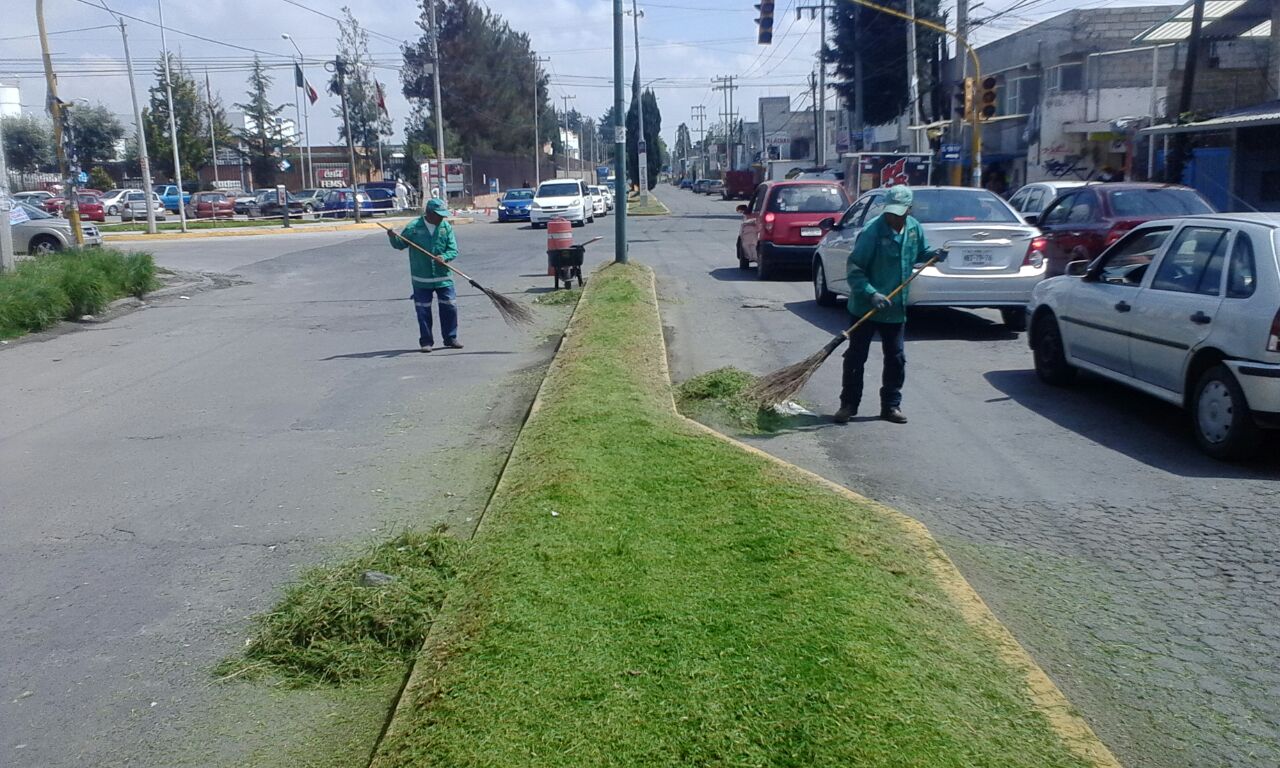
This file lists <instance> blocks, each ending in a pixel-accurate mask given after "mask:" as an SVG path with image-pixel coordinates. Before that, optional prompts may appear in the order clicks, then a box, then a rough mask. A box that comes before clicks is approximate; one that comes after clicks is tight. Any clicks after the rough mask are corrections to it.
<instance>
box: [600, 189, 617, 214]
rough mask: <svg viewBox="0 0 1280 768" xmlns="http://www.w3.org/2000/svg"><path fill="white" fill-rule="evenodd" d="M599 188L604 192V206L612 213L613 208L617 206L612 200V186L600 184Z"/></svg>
mask: <svg viewBox="0 0 1280 768" xmlns="http://www.w3.org/2000/svg"><path fill="white" fill-rule="evenodd" d="M600 189H601V191H603V192H604V204H605V207H606V208H608V209H609V212H610V213H612V212H613V209H614V208H615V207H616V206H617V204H616V203H615V202H614V196H613V187H611V186H609V185H608V184H601V185H600Z"/></svg>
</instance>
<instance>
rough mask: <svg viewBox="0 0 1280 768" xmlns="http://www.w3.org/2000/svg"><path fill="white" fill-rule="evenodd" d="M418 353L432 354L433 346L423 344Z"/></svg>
mask: <svg viewBox="0 0 1280 768" xmlns="http://www.w3.org/2000/svg"><path fill="white" fill-rule="evenodd" d="M418 351H419V352H430V351H431V345H430V344H423V345H422V346H421V347H418Z"/></svg>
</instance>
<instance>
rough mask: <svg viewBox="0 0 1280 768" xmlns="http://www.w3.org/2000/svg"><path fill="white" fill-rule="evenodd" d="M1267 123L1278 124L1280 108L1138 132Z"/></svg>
mask: <svg viewBox="0 0 1280 768" xmlns="http://www.w3.org/2000/svg"><path fill="white" fill-rule="evenodd" d="M1267 125H1280V109H1277V108H1274V107H1272V108H1271V109H1270V110H1268V111H1260V110H1259V111H1253V112H1242V113H1240V114H1234V115H1223V116H1222V117H1211V118H1209V119H1208V120H1201V121H1200V122H1198V123H1184V124H1182V125H1153V126H1151V127H1150V128H1143V129H1142V130H1141V131H1138V133H1146V134H1157V135H1158V134H1163V133H1204V132H1207V131H1229V130H1232V129H1233V128H1257V127H1262V126H1267Z"/></svg>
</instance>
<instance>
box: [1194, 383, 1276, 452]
mask: <svg viewBox="0 0 1280 768" xmlns="http://www.w3.org/2000/svg"><path fill="white" fill-rule="evenodd" d="M1191 420H1192V425H1193V427H1194V428H1195V433H1196V442H1198V443H1199V444H1200V448H1201V450H1203V451H1204V452H1205V453H1207V454H1209V455H1210V456H1212V457H1214V458H1215V459H1244V458H1248V457H1250V456H1253V455H1255V454H1256V453H1257V452H1258V448H1259V446H1260V445H1261V444H1262V430H1260V429H1258V425H1257V424H1255V423H1254V421H1253V412H1252V411H1250V410H1249V403H1248V402H1247V401H1246V400H1245V397H1244V390H1243V389H1241V388H1240V384H1239V383H1238V382H1237V381H1236V377H1235V376H1233V375H1232V374H1231V371H1230V370H1229V369H1228V368H1227V367H1226V366H1225V365H1215V366H1213V367H1212V368H1210V369H1209V370H1207V371H1205V372H1204V374H1203V375H1201V376H1200V381H1198V382H1196V388H1195V396H1194V398H1193V400H1192V402H1191Z"/></svg>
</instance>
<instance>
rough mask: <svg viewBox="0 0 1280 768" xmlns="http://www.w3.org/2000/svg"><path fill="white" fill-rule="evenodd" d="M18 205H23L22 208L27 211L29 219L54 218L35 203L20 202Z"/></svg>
mask: <svg viewBox="0 0 1280 768" xmlns="http://www.w3.org/2000/svg"><path fill="white" fill-rule="evenodd" d="M18 205H20V206H22V210H24V211H26V212H27V218H29V219H52V218H53V217H52V216H50V215H49V214H47V213H45V212H44V211H42V210H40V209H39V208H37V207H35V206H34V205H31V204H30V203H18Z"/></svg>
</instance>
